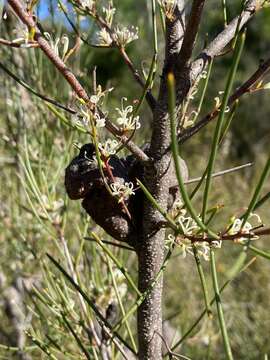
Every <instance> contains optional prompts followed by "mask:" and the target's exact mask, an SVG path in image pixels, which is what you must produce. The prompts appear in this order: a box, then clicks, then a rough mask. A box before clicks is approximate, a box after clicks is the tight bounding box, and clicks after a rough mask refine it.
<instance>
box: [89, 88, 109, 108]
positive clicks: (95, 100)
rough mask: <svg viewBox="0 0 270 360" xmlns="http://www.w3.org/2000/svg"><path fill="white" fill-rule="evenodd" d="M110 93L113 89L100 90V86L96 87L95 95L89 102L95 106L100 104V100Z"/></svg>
mask: <svg viewBox="0 0 270 360" xmlns="http://www.w3.org/2000/svg"><path fill="white" fill-rule="evenodd" d="M111 91H113V88H109V89H106V90H102V87H101V85H98V86H97V91H96V94H94V95H92V96H90V102H91V103H92V104H95V105H97V104H98V103H102V99H103V98H104V97H105V95H106V94H108V93H110V92H111Z"/></svg>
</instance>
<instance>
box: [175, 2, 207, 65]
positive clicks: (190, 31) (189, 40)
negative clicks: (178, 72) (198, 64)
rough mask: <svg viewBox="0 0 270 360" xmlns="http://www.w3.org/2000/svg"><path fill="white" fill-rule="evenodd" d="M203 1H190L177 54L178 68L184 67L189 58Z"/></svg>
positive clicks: (199, 20)
mask: <svg viewBox="0 0 270 360" xmlns="http://www.w3.org/2000/svg"><path fill="white" fill-rule="evenodd" d="M204 3H205V0H194V1H193V3H192V8H191V12H190V16H189V20H188V23H187V28H186V31H185V36H184V40H183V44H182V47H181V51H180V53H179V56H178V64H177V66H178V68H179V69H181V68H183V67H185V66H186V64H187V63H188V61H189V60H190V58H191V55H192V51H193V48H194V44H195V40H196V36H197V33H198V29H199V25H200V22H201V17H202V12H203V7H204Z"/></svg>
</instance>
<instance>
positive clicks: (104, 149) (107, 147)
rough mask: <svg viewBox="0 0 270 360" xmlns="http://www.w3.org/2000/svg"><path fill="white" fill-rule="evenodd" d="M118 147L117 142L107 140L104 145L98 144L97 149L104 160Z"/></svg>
mask: <svg viewBox="0 0 270 360" xmlns="http://www.w3.org/2000/svg"><path fill="white" fill-rule="evenodd" d="M117 147H118V142H117V141H116V140H114V139H113V140H112V139H108V140H106V141H105V143H99V144H98V148H99V150H100V151H101V153H102V155H103V156H104V157H106V158H108V157H110V156H111V155H114V154H115V153H116V149H117Z"/></svg>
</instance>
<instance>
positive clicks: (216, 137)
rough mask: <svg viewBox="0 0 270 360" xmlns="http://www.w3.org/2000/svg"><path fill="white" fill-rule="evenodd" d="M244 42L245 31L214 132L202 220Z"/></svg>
mask: <svg viewBox="0 0 270 360" xmlns="http://www.w3.org/2000/svg"><path fill="white" fill-rule="evenodd" d="M244 42H245V33H243V34H242V36H241V37H240V38H239V42H238V43H237V46H236V49H235V53H234V57H233V63H232V67H231V70H230V73H229V76H228V80H227V84H226V88H225V92H224V96H223V100H222V105H221V109H220V115H219V118H218V121H217V125H216V129H215V133H214V138H213V143H212V148H211V153H210V157H209V162H208V166H207V177H206V183H205V189H204V195H203V207H202V220H203V221H204V220H205V216H206V211H207V205H208V198H209V193H210V189H211V180H212V176H211V175H212V172H213V169H214V164H215V160H216V156H217V148H218V144H219V141H220V136H221V131H222V127H223V122H224V116H225V111H226V108H227V104H228V100H229V95H230V92H231V89H232V86H233V81H234V78H235V75H236V70H237V67H238V64H239V61H240V57H241V54H242V50H243V47H244Z"/></svg>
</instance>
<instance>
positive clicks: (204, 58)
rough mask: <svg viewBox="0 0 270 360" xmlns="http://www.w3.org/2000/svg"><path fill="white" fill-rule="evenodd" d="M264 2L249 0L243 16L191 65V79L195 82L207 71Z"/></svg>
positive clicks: (227, 28) (236, 18) (233, 22)
mask: <svg viewBox="0 0 270 360" xmlns="http://www.w3.org/2000/svg"><path fill="white" fill-rule="evenodd" d="M262 4H263V1H262V0H259V1H258V0H248V1H247V2H246V4H245V8H244V10H243V11H242V12H241V14H240V15H239V16H237V17H235V18H234V19H233V20H232V21H231V22H230V23H229V24H228V26H227V27H226V28H225V29H224V30H223V31H222V32H220V33H219V34H218V35H217V37H216V38H215V39H214V40H213V41H212V42H211V43H210V44H209V45H208V46H207V47H206V48H205V49H204V50H203V51H202V52H201V53H200V55H199V56H198V57H197V59H195V60H194V61H193V63H192V65H191V74H190V75H191V78H192V80H193V81H194V80H195V79H196V78H197V77H198V75H200V74H201V72H202V71H203V70H204V69H205V67H206V66H207V65H208V62H209V61H210V60H211V59H212V58H213V57H215V56H217V55H219V54H220V53H221V52H222V51H223V49H224V48H225V47H226V46H227V45H228V44H229V43H230V42H231V41H232V40H233V39H234V37H235V34H236V30H237V29H238V31H240V30H241V29H242V28H243V26H244V25H245V24H246V23H247V22H248V21H249V20H250V19H251V18H252V17H253V16H254V15H255V13H256V12H257V11H258V10H260V9H261V8H262Z"/></svg>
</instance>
